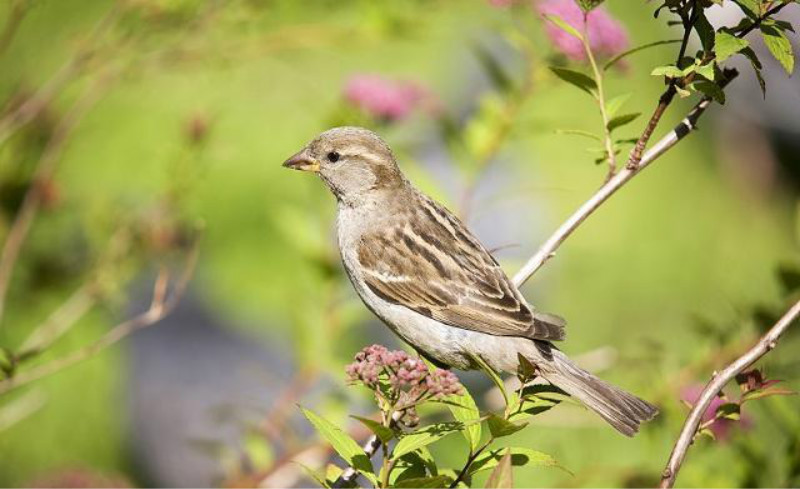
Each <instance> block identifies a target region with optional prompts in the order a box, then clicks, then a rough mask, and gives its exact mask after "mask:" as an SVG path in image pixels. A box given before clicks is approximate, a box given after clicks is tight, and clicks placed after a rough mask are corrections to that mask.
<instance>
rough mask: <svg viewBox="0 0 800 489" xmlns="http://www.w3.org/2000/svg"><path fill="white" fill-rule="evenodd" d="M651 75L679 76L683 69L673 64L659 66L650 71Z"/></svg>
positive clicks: (681, 74)
mask: <svg viewBox="0 0 800 489" xmlns="http://www.w3.org/2000/svg"><path fill="white" fill-rule="evenodd" d="M650 74H651V75H652V76H666V77H669V78H680V77H682V76H683V70H681V69H680V68H678V67H677V66H675V65H666V66H659V67H657V68H654V69H653V71H651V72H650Z"/></svg>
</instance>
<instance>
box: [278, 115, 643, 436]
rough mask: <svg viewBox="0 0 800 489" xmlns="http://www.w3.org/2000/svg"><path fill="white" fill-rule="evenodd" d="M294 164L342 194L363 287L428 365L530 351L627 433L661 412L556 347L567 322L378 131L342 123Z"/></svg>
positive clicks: (501, 367)
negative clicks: (530, 299) (530, 298)
mask: <svg viewBox="0 0 800 489" xmlns="http://www.w3.org/2000/svg"><path fill="white" fill-rule="evenodd" d="M283 165H284V166H285V167H288V168H293V169H296V170H302V171H308V172H313V173H316V174H318V175H319V176H320V178H321V179H322V181H323V182H325V184H326V185H327V186H328V188H330V190H331V191H332V192H333V194H334V196H336V201H337V204H338V215H337V221H336V227H337V231H338V238H339V250H340V252H341V256H342V261H343V262H344V268H345V270H346V271H347V275H348V276H349V277H350V280H351V281H352V283H353V286H354V287H355V289H356V292H358V295H359V296H360V297H361V299H362V300H363V301H364V304H366V306H367V307H368V308H369V309H370V310H371V311H372V312H374V313H375V314H376V315H377V316H378V317H379V318H381V319H382V320H383V321H384V322H385V323H386V324H387V325H388V326H389V328H391V329H392V331H394V332H395V333H396V334H397V335H399V336H400V337H401V338H402V339H403V340H405V341H406V342H408V343H409V344H410V345H411V346H413V347H414V348H415V349H416V350H417V351H418V352H420V354H422V355H423V356H425V357H426V358H428V359H429V360H431V361H433V362H434V363H436V364H437V365H440V366H447V367H454V368H458V369H464V370H470V369H477V368H479V366H478V365H476V362H475V360H474V356H479V357H480V358H481V359H483V360H484V361H485V362H486V363H487V364H488V365H489V366H491V367H492V368H494V369H495V370H497V371H505V372H511V373H516V372H518V371H519V370H520V368H521V367H520V358H519V356H523V357H524V358H526V359H527V360H529V361H530V363H531V364H532V365H533V366H534V367H535V369H536V373H537V374H538V375H540V376H542V377H544V378H545V379H546V380H547V381H548V382H550V383H552V384H554V385H556V386H558V387H560V388H561V389H563V390H564V391H566V392H567V393H569V394H570V395H572V396H574V397H576V398H577V399H579V400H580V401H581V402H583V403H584V404H585V405H586V406H587V407H588V408H590V409H592V410H593V411H595V412H596V413H597V414H599V415H600V416H601V417H602V418H603V419H605V420H606V421H607V422H608V423H610V424H611V425H612V426H613V427H614V428H616V429H617V430H618V431H620V432H621V433H623V434H625V435H628V436H633V434H635V433H636V432H637V431H638V429H639V424H640V423H642V422H643V421H647V420H649V419H651V418H653V416H655V415H656V414H657V413H658V410H657V409H656V408H655V406H653V405H651V404H649V403H647V402H645V401H643V400H642V399H639V398H638V397H636V396H634V395H632V394H629V393H627V392H625V391H623V390H622V389H619V388H617V387H614V386H613V385H611V384H608V383H607V382H605V381H603V380H600V379H598V378H597V377H595V376H594V375H592V374H590V373H589V372H586V371H585V370H582V369H581V368H579V367H578V366H576V365H575V364H574V363H573V362H572V361H571V360H570V359H569V358H567V356H566V355H565V354H564V353H562V352H561V351H560V350H559V349H558V348H556V347H555V346H554V345H553V344H552V343H551V342H552V341H560V340H563V339H564V336H565V333H564V326H565V322H564V320H563V319H561V318H559V317H557V316H553V315H550V314H543V313H540V312H538V311H536V310H534V308H533V307H531V306H530V305H529V304H528V303H527V302H526V301H525V298H523V297H522V294H520V292H519V290H518V289H517V287H516V286H515V285H514V284H513V283H512V282H511V281H510V280H509V279H508V277H507V276H506V274H505V273H504V272H503V270H502V269H501V268H500V265H498V263H497V261H496V260H495V259H494V258H493V257H492V255H491V254H489V252H488V251H486V249H485V248H484V247H483V245H481V243H480V242H479V241H478V240H477V239H476V238H475V237H474V236H473V235H472V233H470V231H469V230H468V229H467V228H466V227H465V226H464V224H463V223H462V222H461V221H459V219H458V218H457V217H455V216H454V215H453V214H452V213H450V212H449V211H448V210H447V209H445V208H444V207H443V206H442V205H440V204H439V203H437V202H435V201H434V200H432V199H431V198H429V197H427V196H426V195H424V194H423V193H421V192H420V191H419V190H417V189H416V188H415V187H414V186H413V185H412V184H411V183H410V182H409V181H408V180H406V178H405V176H403V174H402V173H401V171H400V169H399V168H398V166H397V162H396V161H395V157H394V154H393V153H392V150H391V149H390V148H389V146H388V145H387V144H386V143H385V142H383V140H382V139H381V138H380V137H378V135H376V134H375V133H373V132H371V131H369V130H366V129H361V128H356V127H340V128H335V129H331V130H329V131H326V132H324V133H322V134H321V135H320V136H319V137H317V138H316V139H314V140H313V141H311V142H310V143H309V144H308V146H306V147H305V148H303V150H302V151H300V152H299V153H297V154H295V155H294V156H292V157H291V158H289V159H288V160H286V162H285V163H284V164H283Z"/></svg>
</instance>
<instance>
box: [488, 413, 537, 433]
mask: <svg viewBox="0 0 800 489" xmlns="http://www.w3.org/2000/svg"><path fill="white" fill-rule="evenodd" d="M487 424H488V425H489V431H490V432H491V433H492V436H493V437H495V438H502V437H504V436H509V435H513V434H514V433H516V432H517V431H519V430H521V429H524V428H525V427H526V426H528V423H519V424H517V423H512V422H511V421H508V420H507V419H505V418H503V417H502V416H498V415H496V414H494V413H492V414H490V415H489V419H488V420H487Z"/></svg>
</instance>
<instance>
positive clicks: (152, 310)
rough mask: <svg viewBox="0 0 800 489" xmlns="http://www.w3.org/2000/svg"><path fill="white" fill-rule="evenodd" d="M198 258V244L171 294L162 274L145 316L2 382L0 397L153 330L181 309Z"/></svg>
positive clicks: (163, 273) (166, 276)
mask: <svg viewBox="0 0 800 489" xmlns="http://www.w3.org/2000/svg"><path fill="white" fill-rule="evenodd" d="M197 255H198V245H197V244H195V245H194V248H192V250H191V251H190V252H189V256H188V257H187V259H186V265H185V266H184V269H183V272H182V273H181V276H180V277H179V278H178V280H177V281H176V283H175V286H174V287H173V288H172V291H171V293H168V288H169V272H167V270H166V269H165V268H162V269H161V270H160V271H159V274H158V277H157V278H156V281H155V284H154V286H153V299H152V302H151V303H150V307H149V308H148V309H147V310H146V311H145V312H143V313H141V314H139V315H137V316H134V317H133V318H131V319H128V320H126V321H123V322H121V323H119V324H118V325H116V326H114V327H113V328H112V329H111V330H110V331H109V332H108V333H106V334H105V335H104V336H102V337H101V338H100V339H98V340H97V341H95V342H94V343H92V344H90V345H87V346H85V347H83V348H80V349H78V350H75V351H74V352H72V353H70V354H68V355H66V356H64V357H61V358H58V359H56V360H53V361H50V362H47V363H45V364H43V365H41V366H39V367H36V368H32V369H31V370H27V371H25V372H22V373H20V374H17V375H15V376H13V377H10V378H8V379H5V380H3V381H0V395H2V394H5V393H7V392H9V391H11V390H13V389H16V388H18V387H21V386H23V385H26V384H29V383H31V382H34V381H36V380H39V379H41V378H43V377H47V376H49V375H52V374H54V373H56V372H59V371H61V370H64V369H65V368H68V367H71V366H73V365H75V364H77V363H80V362H82V361H84V360H86V359H88V358H91V357H93V356H94V355H96V354H98V353H99V352H101V351H103V350H105V349H106V348H108V347H109V346H111V345H113V344H115V343H117V342H118V341H120V340H121V339H123V338H125V337H127V336H128V335H130V334H131V333H133V332H134V331H137V330H139V329H142V328H146V327H148V326H151V325H153V324H155V323H157V322H158V321H160V320H161V319H163V318H164V317H165V316H166V315H167V314H169V313H170V312H172V310H173V309H174V308H175V306H177V305H178V302H179V301H180V299H181V297H182V296H183V294H184V292H185V291H186V286H187V285H188V284H189V280H190V279H191V278H192V275H193V273H194V268H195V265H196V264H197Z"/></svg>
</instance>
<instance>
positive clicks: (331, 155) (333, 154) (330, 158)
mask: <svg viewBox="0 0 800 489" xmlns="http://www.w3.org/2000/svg"><path fill="white" fill-rule="evenodd" d="M340 157H341V155H340V154H339V153H337V152H336V151H331V152H330V153H328V161H330V162H332V163H336V162H337V161H339V158H340Z"/></svg>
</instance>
